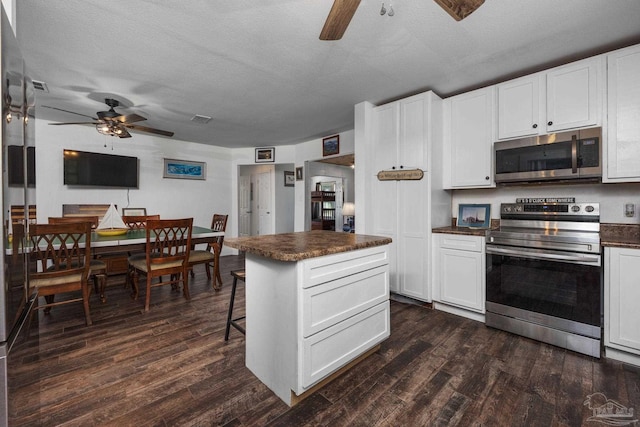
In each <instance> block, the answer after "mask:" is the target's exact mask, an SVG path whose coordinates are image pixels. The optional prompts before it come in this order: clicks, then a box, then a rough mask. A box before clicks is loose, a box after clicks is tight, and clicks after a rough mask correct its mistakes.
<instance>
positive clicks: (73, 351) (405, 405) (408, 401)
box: [10, 256, 640, 426]
mask: <svg viewBox="0 0 640 427" xmlns="http://www.w3.org/2000/svg"><path fill="white" fill-rule="evenodd" d="M242 263H243V260H242V258H241V257H237V256H227V257H223V258H222V263H221V265H222V272H223V279H224V285H223V288H222V290H221V291H219V292H216V291H214V290H212V289H211V286H210V284H209V283H207V281H206V276H205V274H204V270H203V269H197V270H196V277H195V279H193V280H192V284H191V286H190V289H191V295H192V299H191V301H190V302H187V301H185V300H184V299H183V298H182V296H181V294H180V293H179V292H177V291H172V290H171V289H170V287H168V286H165V287H162V288H155V289H154V290H153V291H152V292H153V294H152V308H151V311H150V312H149V313H146V314H145V313H143V312H142V307H143V299H144V298H143V297H144V296H143V295H142V296H141V299H140V300H139V301H132V300H131V299H130V298H129V296H128V295H129V294H128V292H127V291H125V290H124V289H122V287H120V286H117V285H115V286H110V287H109V288H108V291H107V298H108V301H107V303H106V304H100V302H99V301H98V298H97V296H96V295H93V296H92V298H93V300H92V302H93V304H92V316H93V320H94V324H93V326H91V327H85V326H84V320H83V314H82V308H81V305H79V304H68V305H67V306H61V307H56V308H54V309H53V311H52V313H51V314H50V315H48V316H44V315H42V314H41V315H40V322H39V325H38V329H34V330H32V332H31V338H30V340H29V341H28V345H26V346H23V347H22V348H18V349H17V350H16V351H14V352H13V353H12V354H11V356H10V357H11V359H10V360H11V362H10V363H11V368H10V369H11V370H12V373H11V382H10V400H11V414H10V416H11V417H10V425H12V426H54V425H69V426H94V425H95V426H97V425H100V426H103V425H106V426H109V425H113V426H126V425H131V426H177V425H180V426H211V425H225V426H262V425H270V426H305V425H314V426H324V425H327V426H375V425H380V426H448V425H458V426H494V425H495V426H516V425H517V426H519V425H524V426H581V425H585V426H589V425H592V426H597V425H604V424H599V423H594V422H591V421H587V420H588V418H589V417H590V416H591V415H593V412H592V411H591V410H590V409H589V408H588V407H586V406H584V405H583V402H584V401H585V398H586V397H587V396H588V395H590V394H592V393H595V392H601V393H603V394H604V395H605V396H606V397H607V398H609V399H613V400H615V401H617V402H618V403H620V404H622V405H624V406H626V407H632V408H634V409H635V412H636V413H638V412H640V369H639V368H635V367H630V366H628V365H624V364H621V363H617V362H613V361H608V360H604V359H603V360H597V359H593V358H591V357H587V356H582V355H579V354H576V353H573V352H570V351H565V350H563V349H559V348H557V347H553V346H549V345H546V344H541V343H538V342H535V341H532V340H529V339H526V338H521V337H517V336H515V335H511V334H509V333H506V332H501V331H497V330H493V329H490V328H487V327H485V326H484V324H482V323H478V322H474V321H471V320H467V319H464V318H461V317H457V316H454V315H451V314H447V313H444V312H439V311H434V310H431V309H429V308H426V307H422V306H418V305H413V304H404V303H399V302H392V304H391V310H392V313H391V337H390V338H389V339H388V340H387V341H385V342H384V343H383V344H382V347H381V349H380V350H379V351H378V352H376V353H374V354H373V355H372V356H370V357H369V358H367V359H366V360H365V361H363V362H362V363H360V364H359V365H357V366H356V367H355V368H354V369H352V370H351V371H349V372H347V373H346V374H344V375H343V376H341V377H339V378H338V379H337V380H335V381H334V382H332V383H331V384H328V385H327V386H325V387H323V388H322V389H320V390H319V391H318V392H317V393H315V394H314V395H312V396H310V397H309V398H308V399H306V400H304V401H303V402H301V403H300V404H299V405H298V406H296V407H294V408H289V407H287V406H286V405H285V404H284V403H283V402H282V401H280V400H279V399H278V398H277V397H276V396H275V395H274V394H273V393H272V392H271V391H270V390H269V389H267V388H266V387H265V386H264V385H263V384H262V383H261V382H260V381H258V380H257V379H256V378H255V377H254V376H253V375H252V374H251V372H250V371H249V370H248V369H247V368H245V366H244V336H242V335H241V334H240V333H239V332H237V331H235V330H232V332H231V339H230V340H229V341H228V342H225V341H224V326H225V321H226V313H227V307H228V303H229V295H230V283H231V277H230V275H229V273H228V272H229V270H231V269H235V268H239V267H241V266H242ZM240 290H241V291H240V292H239V294H238V296H237V299H236V302H237V307H239V311H238V314H240V312H241V310H242V308H243V306H244V294H243V292H242V291H243V287H240Z"/></svg>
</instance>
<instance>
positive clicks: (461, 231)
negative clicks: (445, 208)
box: [431, 218, 500, 236]
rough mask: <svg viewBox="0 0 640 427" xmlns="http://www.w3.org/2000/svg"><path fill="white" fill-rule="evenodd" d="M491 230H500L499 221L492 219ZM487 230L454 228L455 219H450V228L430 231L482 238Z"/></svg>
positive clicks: (438, 228)
mask: <svg viewBox="0 0 640 427" xmlns="http://www.w3.org/2000/svg"><path fill="white" fill-rule="evenodd" d="M491 228H492V229H498V228H500V220H499V219H492V220H491ZM487 231H488V229H487V228H470V227H456V218H452V219H451V226H449V227H437V228H434V229H432V230H431V232H432V233H440V234H464V235H467V236H484V235H485V234H486V233H487Z"/></svg>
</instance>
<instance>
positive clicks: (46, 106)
mask: <svg viewBox="0 0 640 427" xmlns="http://www.w3.org/2000/svg"><path fill="white" fill-rule="evenodd" d="M43 107H44V108H51V109H52V110H58V111H64V112H65V113H71V114H76V115H78V116H83V117H89V118H90V119H92V120H98V118H97V117H93V116H87V115H86V114H80V113H76V112H74V111H69V110H63V109H62V108H57V107H50V106H48V105H43Z"/></svg>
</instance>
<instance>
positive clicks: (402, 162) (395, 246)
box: [355, 92, 451, 301]
mask: <svg viewBox="0 0 640 427" xmlns="http://www.w3.org/2000/svg"><path fill="white" fill-rule="evenodd" d="M355 127H356V130H355V155H356V158H365V159H366V161H365V162H363V163H360V164H364V171H360V173H361V174H363V175H361V180H358V178H357V177H356V187H357V188H356V215H357V216H358V224H359V225H362V226H363V227H364V228H363V229H362V231H361V232H362V233H364V234H372V235H378V236H387V237H391V239H392V240H393V242H392V243H391V246H390V265H389V267H390V268H389V279H390V289H391V291H392V292H395V293H399V294H402V295H406V296H408V297H411V298H415V299H418V300H422V301H431V229H432V228H433V227H440V226H445V225H450V223H451V197H450V194H449V193H448V192H446V191H444V190H443V185H442V160H441V159H442V100H441V99H440V98H439V97H438V96H437V95H435V94H434V93H433V92H425V93H421V94H418V95H414V96H411V97H408V98H404V99H401V100H398V101H394V102H391V103H388V104H384V105H380V106H373V105H372V104H370V103H361V104H358V105H356V126H355ZM415 169H420V170H422V171H423V173H424V176H423V178H422V179H420V180H380V179H378V176H377V175H378V173H379V172H381V171H394V170H395V171H403V170H415ZM359 183H362V187H361V189H362V191H359V190H358V186H359Z"/></svg>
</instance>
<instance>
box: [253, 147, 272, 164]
mask: <svg viewBox="0 0 640 427" xmlns="http://www.w3.org/2000/svg"><path fill="white" fill-rule="evenodd" d="M275 161H276V149H275V147H263V148H256V163H273V162H275Z"/></svg>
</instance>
